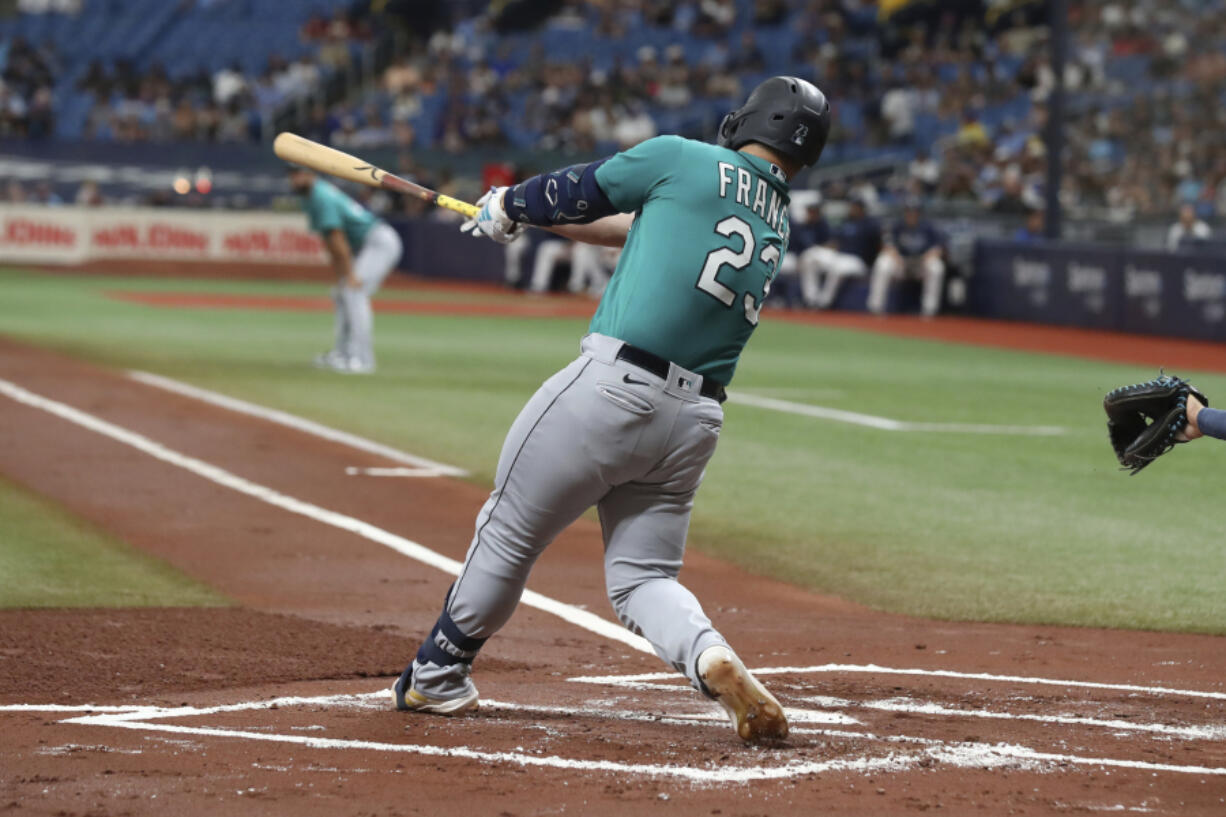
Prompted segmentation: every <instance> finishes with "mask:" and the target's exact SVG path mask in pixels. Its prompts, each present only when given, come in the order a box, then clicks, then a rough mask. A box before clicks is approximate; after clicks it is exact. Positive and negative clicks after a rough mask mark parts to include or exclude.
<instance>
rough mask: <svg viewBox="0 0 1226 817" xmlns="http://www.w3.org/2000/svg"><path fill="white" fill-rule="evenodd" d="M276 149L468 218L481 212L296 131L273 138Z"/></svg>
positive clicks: (315, 166)
mask: <svg viewBox="0 0 1226 817" xmlns="http://www.w3.org/2000/svg"><path fill="white" fill-rule="evenodd" d="M272 149H273V152H274V153H276V154H277V156H278V157H280V158H282V159H284V160H285V161H287V162H291V163H293V164H296V165H301V166H302V167H309V168H310V169H311V170H318V171H319V172H320V173H327V174H328V175H329V176H337V177H339V178H342V179H348V180H349V181H351V182H357V183H358V184H364V185H366V186H367V187H381V188H383V189H384V190H390V191H392V192H393V193H404V194H406V195H409V196H416V197H417V198H419V199H421V200H422V201H424V202H427V203H428V204H433V205H434V206H435V207H442V208H444V209H446V210H454V211H455V212H457V213H461V214H463V215H464V216H467V217H468V218H476V217H477V213H479V212H481V208H479V207H477V206H476V205H472V204H469V203H468V202H466V201H460V200H459V199H453V198H452V197H451V196H444V195H443V194H442V193H436V192H435V191H433V190H431V189H430V188H428V187H422V186H421V185H420V184H414V183H413V182H411V181H409V180H408V179H402V178H400V177H399V176H397V175H395V174H392V173H388V172H387V171H386V170H382V169H380V168H377V167H375V166H374V165H372V164H370V163H369V162H364V161H362V160H361V159H359V158H358V157H356V156H350V155H349V154H348V153H342V152H341V151H339V150H336V149H335V148H330V147H328V146H327V145H321V144H319V143H318V142H312V141H311V140H310V139H304V138H303V137H301V136H299V135H298V134H296V133H289V132H288V131H285V132H282V133H279V134H277V138H276V139H275V140H273V143H272Z"/></svg>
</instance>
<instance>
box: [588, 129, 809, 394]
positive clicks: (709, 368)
mask: <svg viewBox="0 0 1226 817" xmlns="http://www.w3.org/2000/svg"><path fill="white" fill-rule="evenodd" d="M596 181H597V183H598V184H599V185H600V189H601V190H602V191H604V194H605V195H606V196H607V197H608V198H609V201H610V202H611V203H612V204H613V206H614V207H616V208H617V209H618V210H619V211H621V212H623V213H630V212H633V213H635V219H634V224H633V226H632V227H631V228H630V234H629V235H628V236H627V238H626V246H625V249H624V250H623V251H622V256H621V260H620V261H619V262H618V264H617V270H616V271H615V272H614V273H613V278H612V280H611V281H610V282H609V286H608V288H607V289H606V290H605V294H604V297H603V298H602V299H601V301H600V306H599V307H598V308H597V310H596V315H595V317H593V319H592V323H591V331H592V332H599V333H600V334H602V335H610V336H612V337H615V338H618V339H619V340H622V341H625V342H626V343H630V344H633V345H635V346H638V347H640V348H643V349H646V350H647V351H649V352H652V353H654V354H656V355H659V356H660V357H663V358H666V359H668V360H671V361H673V362H674V363H676V364H678V365H679V366H683V367H685V368H687V369H689V370H691V371H694V372H697V373H698V374H701V375H702V376H703V377H706V378H710V379H712V380H716V381H718V382H720V383H723V384H725V385H726V384H727V383H728V382H729V381H731V380H732V374H733V372H734V371H735V369H736V364H737V360H738V359H739V358H740V356H741V350H742V349H744V348H745V344H746V342H748V340H749V336H750V335H751V334H753V330H754V329H755V328H756V327H757V325H758V312H759V310H760V309H761V308H762V302H763V301H764V300H765V299H766V295H767V293H768V292H769V291H770V286H771V283H772V282H773V281H774V279H775V275H776V273H777V271H778V268H779V264H780V262H781V261H782V259H783V254H784V252H786V251H787V243H788V232H789V229H790V228H789V225H788V215H787V207H788V183H787V180H786V179H785V178H784V176H783V173H782V172H781V171H780V170H779V169H778V168H777V167H775V166H773V165H772V164H771V163H770V162H768V161H766V160H764V159H760V158H758V157H756V156H749V155H746V154H744V153H739V152H737V151H734V150H729V149H728V148H723V147H719V146H717V145H711V144H707V143H705V142H695V141H692V140H690V139H682V138H680V137H677V136H659V137H656V138H655V139H649V140H647V141H646V142H643V143H642V144H640V145H638V146H636V147H633V148H631V149H630V150H627V151H623V152H622V153H618V154H616V155H615V156H613V157H611V158H610V159H609V160H608V161H606V162H605V163H604V164H602V165H601V166H600V167H599V168H598V169H597V170H596Z"/></svg>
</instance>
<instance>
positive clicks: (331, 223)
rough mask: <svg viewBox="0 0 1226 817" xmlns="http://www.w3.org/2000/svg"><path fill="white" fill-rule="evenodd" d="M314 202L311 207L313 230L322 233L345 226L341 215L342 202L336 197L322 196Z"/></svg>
mask: <svg viewBox="0 0 1226 817" xmlns="http://www.w3.org/2000/svg"><path fill="white" fill-rule="evenodd" d="M312 204H313V206H312V207H311V209H310V216H311V229H312V230H314V231H315V232H317V233H321V234H322V233H328V232H331V231H332V230H339V229H341V228H343V227H344V226H345V221H344V219H343V218H342V217H341V208H340V202H338V201H337V200H336V199H335V198H332V197H331V196H328V197H323V196H321V197H320V198H319V200H318V201H315V202H312Z"/></svg>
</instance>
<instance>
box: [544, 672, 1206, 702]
mask: <svg viewBox="0 0 1226 817" xmlns="http://www.w3.org/2000/svg"><path fill="white" fill-rule="evenodd" d="M817 672H856V673H867V674H872V675H926V676H929V677H932V678H963V679H966V680H970V681H1001V682H1004V683H1010V684H1039V685H1044V686H1060V687H1082V688H1085V689H1109V690H1113V691H1116V692H1141V693H1145V694H1149V695H1178V696H1182V697H1185V698H1211V699H1213V700H1217V701H1226V692H1208V691H1205V690H1200V689H1175V688H1173V687H1163V686H1140V685H1137V684H1108V683H1102V682H1098V681H1064V680H1058V679H1055V678H1039V677H1037V676H1033V675H992V674H991V673H987V672H958V671H956V670H936V669H911V668H905V669H903V668H898V667H882V666H878V665H877V664H817V665H815V666H811V667H763V668H761V669H756V670H754V671H753V673H754V675H806V674H809V673H817ZM676 678H677V676H676V674H675V673H671V672H645V673H640V674H638V675H582V676H579V677H576V678H568V679H567V680H569V681H575V682H577V683H580V684H601V685H606V686H624V687H633V686H637V685H641V684H643V683H644V682H651V681H673V680H676ZM654 687H655V688H659V689H681V688H682V687H675V686H673V685H672V684H656V685H654Z"/></svg>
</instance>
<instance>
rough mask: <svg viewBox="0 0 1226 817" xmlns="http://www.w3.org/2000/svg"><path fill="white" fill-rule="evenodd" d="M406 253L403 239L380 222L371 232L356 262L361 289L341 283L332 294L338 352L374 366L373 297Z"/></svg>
mask: <svg viewBox="0 0 1226 817" xmlns="http://www.w3.org/2000/svg"><path fill="white" fill-rule="evenodd" d="M403 250H404V247H403V245H402V244H401V242H400V236H399V234H397V232H396V231H395V230H393V229H392V228H391V227H390V226H389V225H387V224H386V223H384V222H382V221H380V222H378V223H376V224H375V225H374V226H373V227H371V228H370V232H368V233H367V234H366V240H365V241H364V242H363V243H362V249H361V250H359V251H358V254H357V256H356V257H355V258H354V259H353V273H354V275H355V276H357V279H358V281H359V282H361V287H360V288H358V289H354V288H353V287H351V286H349V285H348V283H347V282H345V281H341V282H339V283H337V285H336V286H335V287H334V288H333V290H332V300H333V303H335V304H336V351H337V352H340V353H341V354H342V355H344V356H345V357H347V358H357V359H358V360H359V361H361V362H362V363H364V364H368V365H372V366H373V365H374V362H375V339H374V314H373V312H372V311H371V308H370V297H371V296H372V295H374V294H375V293H376V292H377V291H378V290H379V287H380V286H382V285H383V279H385V278H387V275H388V273H390V272H391V271H392V270H393V269H395V268H396V264H398V263H399V262H400V254H401V252H402V251H403Z"/></svg>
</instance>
